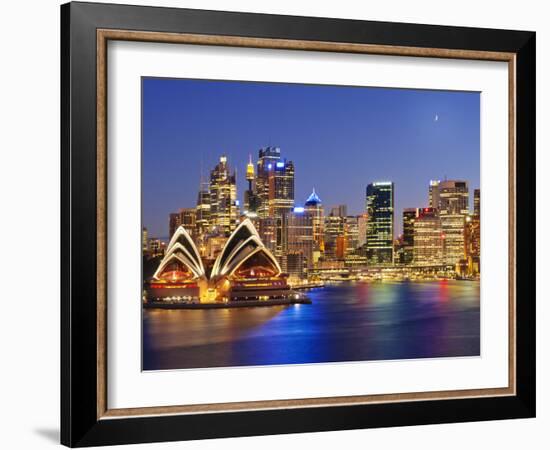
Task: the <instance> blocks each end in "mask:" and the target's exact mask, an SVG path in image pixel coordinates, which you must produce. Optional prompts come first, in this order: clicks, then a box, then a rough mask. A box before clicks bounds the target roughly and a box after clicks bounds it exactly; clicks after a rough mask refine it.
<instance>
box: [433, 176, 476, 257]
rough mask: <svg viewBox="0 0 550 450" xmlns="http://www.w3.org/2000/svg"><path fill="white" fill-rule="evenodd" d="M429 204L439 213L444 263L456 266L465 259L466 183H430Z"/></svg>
mask: <svg viewBox="0 0 550 450" xmlns="http://www.w3.org/2000/svg"><path fill="white" fill-rule="evenodd" d="M430 204H431V205H432V207H434V208H437V209H438V211H439V216H440V220H441V229H442V233H443V238H444V239H443V253H444V257H443V259H444V262H445V264H449V265H456V264H458V263H459V262H460V260H462V259H464V258H465V244H464V225H465V223H466V217H467V216H468V214H469V213H470V211H469V207H468V205H469V193H468V182H467V181H464V180H444V181H439V182H437V184H434V185H432V182H430Z"/></svg>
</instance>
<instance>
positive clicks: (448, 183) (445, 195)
mask: <svg viewBox="0 0 550 450" xmlns="http://www.w3.org/2000/svg"><path fill="white" fill-rule="evenodd" d="M431 188H432V186H430V190H431ZM433 188H434V191H435V192H434V194H435V195H434V197H433V198H434V199H438V202H437V203H434V202H431V203H433V206H431V207H432V208H438V209H439V214H440V215H444V214H463V215H468V214H469V213H470V211H469V209H468V204H469V202H468V196H469V194H468V182H467V181H462V180H444V181H440V182H439V183H438V185H437V186H433Z"/></svg>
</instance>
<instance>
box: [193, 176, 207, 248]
mask: <svg viewBox="0 0 550 450" xmlns="http://www.w3.org/2000/svg"><path fill="white" fill-rule="evenodd" d="M210 200H211V199H210V191H209V190H208V183H204V182H203V181H201V184H200V187H199V194H198V195H197V206H196V207H195V211H196V220H195V225H196V230H197V236H198V237H200V238H202V237H203V235H204V234H206V233H207V232H208V229H209V226H210Z"/></svg>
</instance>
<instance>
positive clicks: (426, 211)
mask: <svg viewBox="0 0 550 450" xmlns="http://www.w3.org/2000/svg"><path fill="white" fill-rule="evenodd" d="M413 228H414V256H413V260H414V264H415V265H440V264H442V263H443V233H442V231H441V221H440V219H439V213H438V211H437V209H436V208H420V209H419V210H418V214H417V216H416V217H415V220H414V224H413Z"/></svg>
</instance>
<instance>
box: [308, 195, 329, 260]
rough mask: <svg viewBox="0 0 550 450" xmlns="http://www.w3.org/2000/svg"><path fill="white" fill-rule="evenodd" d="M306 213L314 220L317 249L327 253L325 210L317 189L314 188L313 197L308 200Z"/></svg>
mask: <svg viewBox="0 0 550 450" xmlns="http://www.w3.org/2000/svg"><path fill="white" fill-rule="evenodd" d="M304 211H305V213H306V214H308V215H310V216H311V218H312V221H313V240H314V241H315V245H316V249H317V250H318V251H319V252H320V253H321V254H322V253H324V251H325V210H324V209H323V204H322V202H321V199H320V198H319V196H318V195H317V193H316V192H315V188H313V191H312V193H311V195H310V196H309V197H308V198H307V200H306V203H305V205H304Z"/></svg>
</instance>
